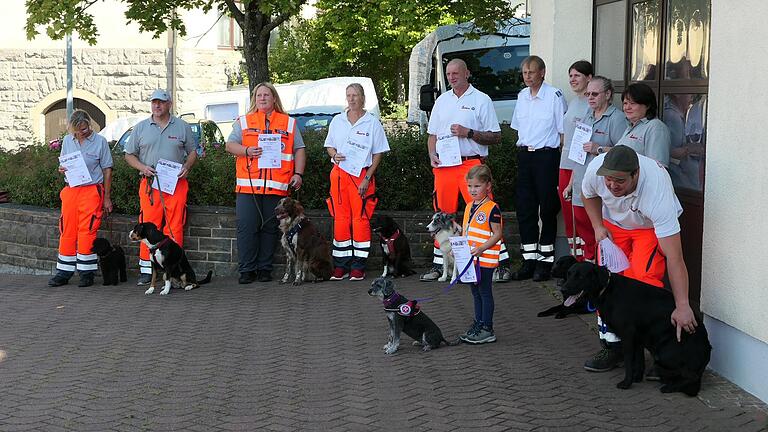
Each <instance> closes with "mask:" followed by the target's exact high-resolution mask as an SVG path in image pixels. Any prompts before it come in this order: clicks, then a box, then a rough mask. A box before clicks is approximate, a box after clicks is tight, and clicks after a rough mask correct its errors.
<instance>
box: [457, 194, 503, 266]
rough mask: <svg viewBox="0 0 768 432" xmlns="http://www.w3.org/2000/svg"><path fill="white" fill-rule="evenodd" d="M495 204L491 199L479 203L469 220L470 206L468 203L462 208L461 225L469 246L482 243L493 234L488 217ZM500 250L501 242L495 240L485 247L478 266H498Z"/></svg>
mask: <svg viewBox="0 0 768 432" xmlns="http://www.w3.org/2000/svg"><path fill="white" fill-rule="evenodd" d="M495 205H496V203H495V202H493V201H487V202H485V203H483V204H480V206H479V207H478V208H477V210H475V212H474V213H473V214H472V220H469V215H470V212H471V209H472V206H471V205H468V206H467V208H466V209H465V210H464V222H463V223H462V224H461V226H462V227H463V228H464V235H465V236H466V237H467V240H468V243H469V247H470V248H473V247H478V246H480V245H482V244H483V243H485V242H486V241H488V239H489V238H491V236H492V235H493V233H492V232H491V223H490V221H489V220H488V218H489V217H490V216H491V210H493V207H494V206H495ZM500 250H501V242H497V243H496V244H495V245H493V246H491V247H489V248H488V249H486V250H485V251H484V252H483V254H482V255H480V259H479V261H480V267H488V268H495V267H498V266H499V251H500Z"/></svg>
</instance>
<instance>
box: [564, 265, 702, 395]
mask: <svg viewBox="0 0 768 432" xmlns="http://www.w3.org/2000/svg"><path fill="white" fill-rule="evenodd" d="M563 295H564V296H566V297H567V298H573V297H582V296H583V297H586V298H587V299H588V300H589V301H590V302H592V303H593V304H595V305H597V309H598V311H599V313H600V318H602V320H603V321H604V322H605V323H606V324H607V325H608V327H610V328H611V329H612V330H613V331H614V333H616V335H618V336H619V337H620V338H621V346H622V349H623V350H624V372H625V373H624V380H623V381H621V382H619V383H618V384H617V385H616V387H618V388H620V389H628V388H629V387H630V386H631V385H632V383H633V382H640V381H642V380H643V374H644V369H645V357H644V351H643V349H644V348H647V349H648V351H650V352H651V354H653V359H654V361H655V364H656V369H657V371H658V372H659V376H660V377H661V382H662V383H663V384H664V386H662V387H661V392H662V393H672V392H682V393H685V394H687V395H688V396H696V395H697V394H698V393H699V390H700V389H701V376H702V374H703V373H704V370H705V369H706V367H707V363H709V357H710V352H711V350H712V346H711V345H710V344H709V338H708V336H707V329H706V328H705V327H704V323H703V322H702V321H701V320H699V321H698V323H699V326H698V327H696V330H695V332H694V333H692V334H688V333H687V332H686V331H683V332H682V335H681V341H680V342H678V341H677V334H676V328H675V326H673V325H672V324H671V323H670V317H671V315H672V312H673V311H674V309H675V299H674V297H673V296H672V293H671V292H669V291H667V290H665V289H662V288H657V287H655V286H653V285H649V284H647V283H644V282H640V281H638V280H635V279H630V278H628V277H625V276H622V275H620V274H616V273H611V272H609V271H608V269H606V268H605V267H598V266H597V265H595V264H591V263H588V262H582V263H576V264H573V265H572V266H571V268H569V269H568V279H566V281H565V283H564V284H563Z"/></svg>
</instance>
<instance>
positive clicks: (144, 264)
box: [139, 258, 152, 267]
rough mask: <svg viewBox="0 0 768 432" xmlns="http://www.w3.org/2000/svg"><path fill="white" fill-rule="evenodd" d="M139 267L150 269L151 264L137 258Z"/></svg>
mask: <svg viewBox="0 0 768 432" xmlns="http://www.w3.org/2000/svg"><path fill="white" fill-rule="evenodd" d="M139 265H140V266H142V267H152V262H151V261H148V260H143V259H141V258H139Z"/></svg>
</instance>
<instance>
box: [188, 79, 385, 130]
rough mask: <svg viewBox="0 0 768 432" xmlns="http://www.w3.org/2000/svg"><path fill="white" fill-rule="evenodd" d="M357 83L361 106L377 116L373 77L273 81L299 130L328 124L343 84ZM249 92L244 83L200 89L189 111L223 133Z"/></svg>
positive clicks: (342, 101)
mask: <svg viewBox="0 0 768 432" xmlns="http://www.w3.org/2000/svg"><path fill="white" fill-rule="evenodd" d="M352 83H359V84H360V85H362V86H363V90H365V109H366V110H367V111H369V112H370V113H371V114H373V115H375V116H376V117H379V116H380V111H379V98H378V96H377V95H376V89H375V88H374V87H373V81H371V79H370V78H368V77H334V78H324V79H319V80H314V81H311V80H305V81H296V82H292V83H288V84H276V85H275V88H276V89H277V93H278V94H279V95H280V101H281V102H282V103H283V109H284V110H286V112H288V114H290V115H291V116H292V117H296V119H297V120H298V125H299V129H300V130H305V129H320V128H323V127H328V125H329V124H330V120H331V119H332V118H333V116H335V115H336V114H339V113H341V112H343V111H344V108H345V107H346V106H347V101H346V88H347V86H348V85H349V84H352ZM250 103H251V100H250V94H249V91H248V88H247V87H238V88H234V89H231V90H225V91H217V92H208V93H201V94H200V95H198V97H197V103H196V104H195V108H194V110H192V111H186V112H185V111H181V112H182V113H190V114H194V116H195V117H197V118H203V119H208V120H213V121H214V122H216V124H218V125H219V128H220V129H221V131H222V132H223V133H224V137H225V138H226V137H228V136H229V132H230V131H231V130H232V121H234V120H235V119H236V118H237V117H239V116H240V115H243V114H245V113H246V112H248V108H250Z"/></svg>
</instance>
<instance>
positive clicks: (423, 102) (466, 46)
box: [408, 18, 531, 128]
mask: <svg viewBox="0 0 768 432" xmlns="http://www.w3.org/2000/svg"><path fill="white" fill-rule="evenodd" d="M473 29H474V24H472V23H463V24H454V25H447V26H441V27H438V28H437V30H435V31H434V32H432V33H430V34H429V35H427V36H426V37H425V38H424V39H422V40H421V41H420V42H419V43H418V44H416V46H414V47H413V50H412V51H411V57H410V60H409V62H408V66H409V71H408V122H409V123H415V124H419V125H421V126H422V128H426V125H427V122H428V115H429V112H430V111H431V110H432V106H433V105H434V101H435V99H437V96H439V95H440V94H442V93H443V92H445V91H447V90H449V89H450V86H449V84H448V82H447V80H446V78H445V67H446V65H447V64H448V62H449V61H451V60H453V59H455V58H460V59H462V60H464V61H465V62H466V63H467V66H468V68H469V70H470V73H471V76H470V78H469V82H470V83H471V84H472V85H473V86H474V87H475V88H477V89H478V90H480V91H482V92H483V93H485V94H487V95H488V96H490V98H491V100H493V106H494V108H495V109H496V116H497V117H498V118H499V123H510V122H511V121H512V113H513V112H514V108H515V103H516V102H517V94H518V93H519V92H520V90H522V89H523V88H524V87H525V84H524V83H523V77H522V73H521V68H520V63H521V62H522V61H523V59H525V58H526V57H528V54H529V50H530V48H529V45H530V32H531V28H530V23H529V22H528V21H527V20H523V19H519V18H513V19H512V20H509V21H505V22H503V23H501V24H499V26H498V28H497V29H496V32H495V33H492V34H483V35H481V36H480V37H479V38H477V39H468V38H466V36H465V35H466V34H467V33H469V32H471V31H473Z"/></svg>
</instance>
